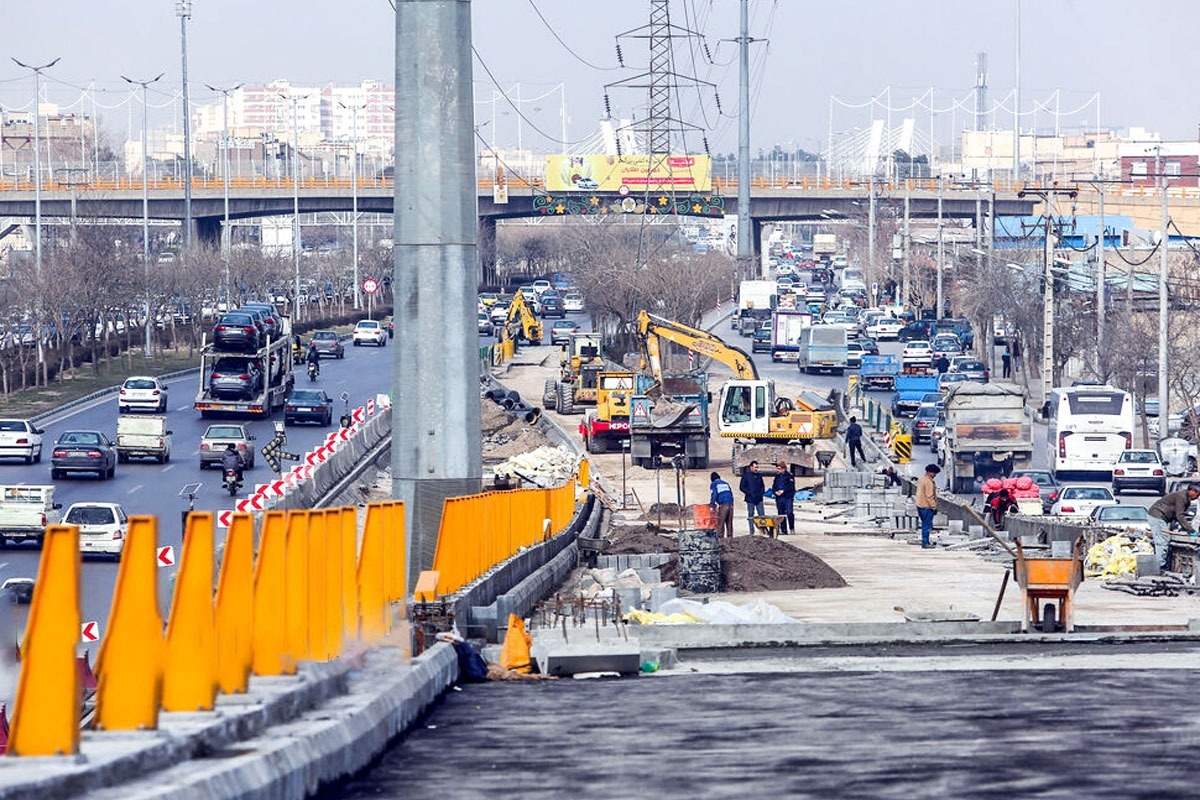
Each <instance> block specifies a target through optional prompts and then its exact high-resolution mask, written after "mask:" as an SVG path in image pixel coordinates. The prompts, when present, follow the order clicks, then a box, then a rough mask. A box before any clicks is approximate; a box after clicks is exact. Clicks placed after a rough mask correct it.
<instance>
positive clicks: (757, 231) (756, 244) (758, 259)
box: [743, 219, 771, 278]
mask: <svg viewBox="0 0 1200 800" xmlns="http://www.w3.org/2000/svg"><path fill="white" fill-rule="evenodd" d="M770 225H771V223H770V222H763V221H762V220H757V219H752V220H750V236H751V238H750V253H751V256H752V257H753V259H754V275H752V276H751V277H752V278H755V277H759V276H761V277H762V278H767V277H769V276H768V275H767V264H766V262H765V261H763V254H762V243H763V226H770ZM743 230H745V228H743Z"/></svg>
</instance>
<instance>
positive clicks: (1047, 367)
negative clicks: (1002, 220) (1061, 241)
mask: <svg viewBox="0 0 1200 800" xmlns="http://www.w3.org/2000/svg"><path fill="white" fill-rule="evenodd" d="M1027 194H1032V195H1034V196H1035V197H1040V198H1041V199H1042V200H1043V201H1044V202H1045V203H1046V223H1045V237H1046V240H1045V244H1046V246H1045V249H1044V251H1043V255H1042V258H1043V259H1044V261H1045V271H1044V273H1043V278H1042V280H1043V281H1044V282H1045V285H1044V287H1043V291H1042V396H1041V400H1042V403H1043V404H1044V403H1045V402H1046V400H1047V398H1049V397H1050V390H1051V389H1052V388H1054V249H1055V246H1056V238H1055V225H1057V221H1056V220H1055V218H1054V217H1055V208H1054V200H1055V197H1057V196H1059V195H1062V196H1065V197H1068V198H1071V199H1074V198H1075V197H1076V196H1077V195H1078V192H1077V191H1076V190H1074V189H1056V188H1054V187H1050V188H1032V189H1022V190H1021V191H1019V192H1017V197H1024V196H1025V195H1027Z"/></svg>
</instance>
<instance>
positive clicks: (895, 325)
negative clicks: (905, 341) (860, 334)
mask: <svg viewBox="0 0 1200 800" xmlns="http://www.w3.org/2000/svg"><path fill="white" fill-rule="evenodd" d="M903 327H904V323H902V322H901V321H900V320H898V319H896V318H894V317H882V318H880V319H877V320H875V321H874V322H872V323H871V324H870V325H868V326H867V335H868V336H870V337H871V338H872V339H877V340H883V339H898V338H899V337H900V329H901V328H903Z"/></svg>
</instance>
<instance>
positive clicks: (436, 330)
mask: <svg viewBox="0 0 1200 800" xmlns="http://www.w3.org/2000/svg"><path fill="white" fill-rule="evenodd" d="M395 53H396V193H395V234H394V237H393V238H394V241H395V268H394V269H395V272H394V280H393V283H392V286H393V291H394V299H395V320H396V337H395V340H394V347H393V349H392V358H393V363H394V370H393V376H392V398H393V404H392V431H393V433H392V462H391V465H392V493H393V496H394V497H396V498H398V499H400V500H403V501H404V502H405V505H406V515H405V518H406V521H407V524H408V537H407V554H408V559H407V571H408V581H407V587H408V588H409V589H410V590H411V588H412V587H413V586H414V585H415V583H416V576H417V574H418V572H419V571H420V570H421V569H425V568H428V567H429V566H430V565H431V564H432V563H433V555H434V552H435V549H436V547H437V536H438V528H439V525H440V524H441V518H442V504H443V501H444V500H445V499H446V498H448V497H457V496H461V495H467V494H473V493H476V492H478V491H479V490H480V488H481V482H482V474H483V464H482V456H481V446H482V444H481V438H482V437H481V433H480V414H479V358H478V335H477V332H476V329H475V304H476V288H475V278H476V262H475V259H476V249H477V235H478V230H477V226H478V208H477V205H478V198H477V196H476V191H475V142H474V131H475V128H474V107H473V98H472V93H471V76H472V71H471V67H472V65H471V4H470V3H469V2H461V0H397V2H396V50H395Z"/></svg>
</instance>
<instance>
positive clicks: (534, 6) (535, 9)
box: [388, 0, 620, 72]
mask: <svg viewBox="0 0 1200 800" xmlns="http://www.w3.org/2000/svg"><path fill="white" fill-rule="evenodd" d="M388 2H391V0H388ZM529 6H530V7H531V8H532V9H533V13H535V14H537V16H538V19H540V20H541V21H542V24H543V25H545V26H546V30H548V31H550V35H551V36H553V37H554V38H555V39H556V40H557V41H558V43H559V44H561V45H562V46H563V49H564V50H566V51H567V52H568V53H570V54H571V55H572V56H574V57H575V60H577V61H578V62H579V63H581V64H584V65H585V66H588V67H591V68H592V69H598V70H601V71H603V72H614V71H616V70H619V69H620V67H602V66H600V65H599V64H593V63H592V62H590V61H588V60H587V59H586V58H584V57H583V56H581V55H579V53H576V52H575V51H574V50H573V49H571V46H570V45H569V44H567V43H566V42H564V41H563V38H562V37H561V36H559V35H558V31H556V30H554V26H553V25H551V24H550V22H549V21H548V20H547V19H546V18H545V17H544V16H543V15H542V12H541V11H540V10H539V9H538V7H537V4H536V3H534V2H533V0H529Z"/></svg>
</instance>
